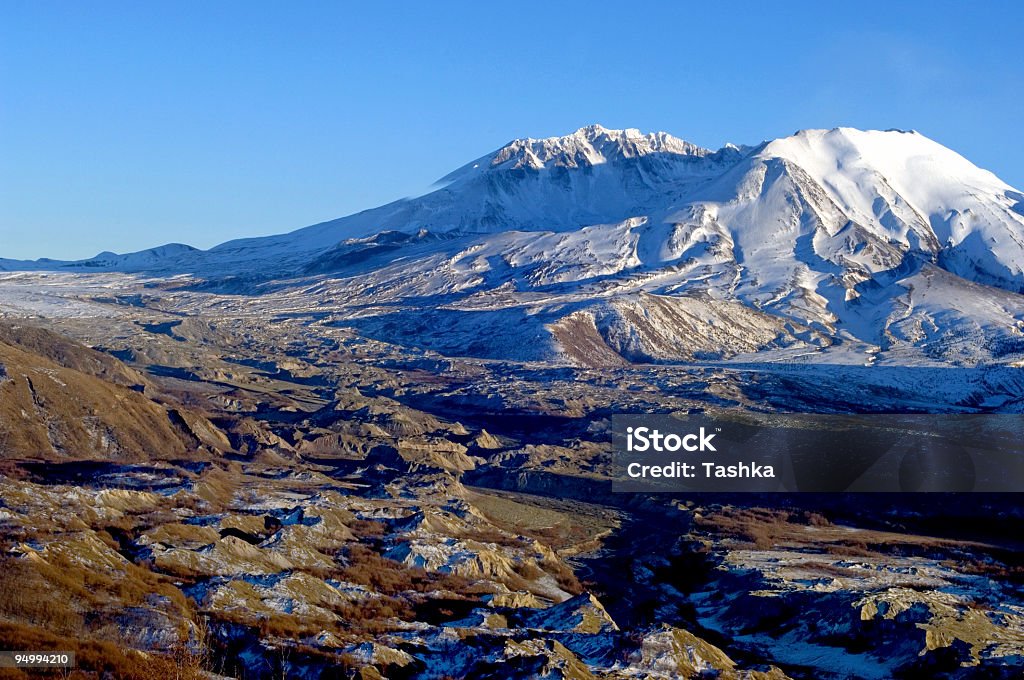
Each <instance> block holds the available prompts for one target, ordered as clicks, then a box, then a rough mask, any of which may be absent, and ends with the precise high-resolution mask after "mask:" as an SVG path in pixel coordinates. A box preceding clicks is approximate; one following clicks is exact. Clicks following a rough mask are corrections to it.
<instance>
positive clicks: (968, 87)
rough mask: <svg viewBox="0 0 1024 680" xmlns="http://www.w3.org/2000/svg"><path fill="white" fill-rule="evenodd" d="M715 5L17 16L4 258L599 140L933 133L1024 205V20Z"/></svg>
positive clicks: (286, 210) (5, 160) (343, 199)
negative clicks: (627, 134)
mask: <svg viewBox="0 0 1024 680" xmlns="http://www.w3.org/2000/svg"><path fill="white" fill-rule="evenodd" d="M697 5H698V3H682V2H664V3H658V2H652V3H644V2H634V3H626V4H620V3H615V4H611V3H609V4H608V5H607V8H606V9H601V8H599V7H598V6H597V3H593V2H587V3H582V2H580V3H576V2H551V1H550V0H549V1H547V2H542V3H531V2H517V3H480V2H472V3H455V2H451V3H436V4H435V3H404V4H400V3H373V6H372V7H363V8H356V7H354V6H349V4H348V3H326V2H324V3H260V2H252V1H249V2H217V3H208V2H184V1H182V2H166V3H137V2H125V3H111V2H95V3H79V2H34V1H32V2H18V1H15V0H0V257H15V258H36V257H42V256H48V257H58V258H80V257H88V256H91V255H94V254H95V253H97V252H99V251H101V250H114V251H118V252H125V251H130V250H138V249H141V248H146V247H150V246H155V245H158V244H162V243H167V242H185V243H190V244H192V245H196V246H200V247H209V246H212V245H215V244H216V243H219V242H222V241H225V240H228V239H231V238H235V237H240V236H254V235H261V234H270V233H278V232H283V231H290V230H291V229H295V228H298V227H302V226H305V225H307V224H311V223H314V222H318V221H322V220H326V219H331V218H334V217H339V216H341V215H345V214H348V213H351V212H355V211H357V210H360V209H363V208H368V207H372V206H375V205H379V204H381V203H384V202H387V201H389V200H393V199H395V198H399V197H402V196H407V195H410V194H416V193H420V192H422V191H423V190H424V189H426V188H427V187H428V186H429V185H430V183H431V182H433V181H434V180H436V179H437V178H439V177H441V176H443V175H445V174H446V173H448V172H449V171H451V170H453V169H455V168H456V167H458V166H460V165H462V164H463V163H465V162H467V161H469V160H471V159H473V158H476V157H478V156H480V155H483V154H484V153H486V152H488V151H490V150H493V149H495V148H497V147H499V146H501V145H502V144H503V143H505V142H506V141H508V140H510V139H512V138H514V137H519V136H533V137H541V136H549V135H554V134H564V133H567V132H570V131H572V130H574V129H576V128H578V127H580V126H583V125H586V124H589V123H593V122H599V123H601V124H603V125H605V126H607V127H638V128H640V129H642V130H644V131H650V130H666V131H668V132H671V133H673V134H676V135H678V136H680V137H683V138H685V139H688V140H690V141H693V142H695V143H698V144H701V145H704V146H709V147H715V148H717V147H719V146H720V145H722V144H723V143H725V142H728V141H732V142H742V143H756V142H758V141H760V140H762V139H767V138H773V137H778V136H782V135H787V134H790V133H792V132H793V131H795V130H797V129H799V128H805V127H834V126H837V125H851V126H855V127H862V128H889V127H901V128H915V129H918V130H920V131H921V132H923V133H924V134H926V135H928V136H930V137H932V138H933V139H936V140H937V141H939V142H941V143H943V144H945V145H947V146H950V147H951V148H953V149H955V150H957V151H959V152H960V153H962V154H964V155H965V156H967V157H968V158H969V159H971V160H972V161H974V162H975V163H977V164H978V165H981V166H982V167H985V168H988V169H990V170H992V171H994V172H995V173H996V174H998V175H1000V176H1001V177H1002V178H1003V179H1004V180H1006V181H1007V182H1009V183H1010V184H1013V185H1015V186H1017V187H1022V186H1024V135H1022V134H1021V123H1022V121H1024V74H1022V70H1024V66H1022V64H1024V59H1022V58H1021V52H1020V42H1019V40H1020V31H1021V25H1022V23H1024V22H1022V19H1024V3H1019V2H986V3H980V4H978V5H977V6H975V7H972V6H971V5H970V4H969V3H963V2H892V1H891V0H889V1H887V2H878V3H876V2H865V1H861V2H857V3H848V4H847V6H844V7H843V8H832V9H826V8H823V7H821V6H820V5H821V3H817V2H807V3H803V2H800V3H796V2H794V3H785V2H779V3H771V4H770V5H769V4H768V3H760V2H757V3H755V2H750V3H734V2H716V3H712V2H705V3H700V6H699V7H698V6H697ZM761 5H765V7H766V8H761Z"/></svg>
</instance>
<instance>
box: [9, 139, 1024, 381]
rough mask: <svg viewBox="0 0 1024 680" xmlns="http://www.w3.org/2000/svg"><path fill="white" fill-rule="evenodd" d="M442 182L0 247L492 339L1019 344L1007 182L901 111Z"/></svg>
mask: <svg viewBox="0 0 1024 680" xmlns="http://www.w3.org/2000/svg"><path fill="white" fill-rule="evenodd" d="M442 182H443V186H441V187H440V188H438V189H437V190H436V191H434V192H432V193H429V194H427V195H425V196H421V197H418V198H415V199H408V200H403V201H398V202H395V203H392V204H389V205H386V206H382V207H380V208H376V209H373V210H368V211H365V212H362V213H358V214H356V215H351V216H349V217H344V218H341V219H339V220H335V221H332V222H326V223H323V224H319V225H314V226H312V227H307V228H305V229H300V230H298V231H295V232H292V233H290V234H284V235H281V236H274V237H268V238H257V239H244V240H239V241H231V242H228V243H225V244H223V245H221V246H218V247H216V248H213V249H212V250H209V251H194V250H191V249H188V248H187V246H167V247H164V249H155V250H154V251H144V252H143V253H137V254H132V255H127V256H112V255H110V254H103V255H101V256H97V257H96V258H93V259H92V260H89V261H85V262H79V263H53V262H46V263H42V264H37V265H26V264H24V263H12V262H10V261H0V267H4V266H6V267H7V268H9V269H24V268H33V266H34V267H35V268H45V269H59V270H64V271H129V272H131V271H135V272H145V273H146V274H147V275H150V276H153V275H170V274H192V275H194V276H198V277H200V278H202V279H204V280H206V284H205V290H213V291H217V290H223V291H230V292H233V293H246V294H253V293H258V294H260V295H261V296H263V297H264V298H266V299H267V301H268V302H270V301H271V300H276V301H277V303H278V304H280V305H283V306H290V305H294V306H296V307H298V308H300V309H302V308H304V309H310V308H313V307H315V308H316V309H318V310H320V311H324V310H332V313H335V314H336V315H337V318H338V319H339V322H345V323H352V324H357V325H360V326H362V327H364V330H366V331H367V332H370V333H380V334H382V335H386V334H388V333H398V334H399V335H402V336H406V335H407V336H408V338H407V340H406V341H407V342H410V343H413V344H416V343H419V344H424V345H427V346H432V347H435V348H437V349H440V350H442V351H445V352H452V353H460V352H461V353H469V354H477V355H481V356H492V357H505V358H517V359H543V360H552V359H568V360H571V361H574V362H583V363H587V362H590V363H602V362H608V361H611V362H613V363H614V361H617V360H618V361H621V360H622V359H621V358H622V357H626V358H627V359H629V360H634V361H637V360H639V361H644V360H669V361H670V360H692V359H694V358H700V357H705V358H719V359H724V358H729V357H732V356H739V355H744V356H745V355H749V354H751V353H762V354H768V353H779V352H782V353H785V354H786V355H787V356H790V355H792V353H793V352H797V353H802V354H804V355H806V356H808V357H816V356H819V355H824V356H827V357H829V360H836V357H837V356H839V355H843V357H844V358H843V361H856V362H867V363H873V362H876V361H878V360H883V361H884V360H889V359H891V360H896V359H897V358H898V359H899V361H926V362H931V363H940V364H941V363H944V362H945V363H949V362H952V363H967V364H971V363H976V362H989V361H996V362H1000V363H1013V362H1018V361H1020V360H1021V359H1022V358H1024V335H1022V330H1024V303H1022V300H1024V298H1022V297H1021V296H1020V295H1019V293H1020V291H1021V290H1024V194H1021V193H1020V192H1019V191H1016V190H1015V189H1013V188H1012V187H1010V186H1008V185H1006V184H1005V183H1003V182H1002V181H1000V180H999V179H998V178H997V177H995V176H994V175H992V174H991V173H989V172H987V171H985V170H981V169H979V168H977V167H976V166H974V165H972V164H971V163H970V162H969V161H967V160H966V159H964V158H963V157H961V156H959V155H958V154H956V153H955V152H953V151H951V150H949V149H947V148H945V147H943V146H941V145H939V144H937V143H935V142H933V141H931V140H929V139H928V138H926V137H924V136H923V135H920V134H918V133H916V132H903V131H897V130H889V131H884V132H883V131H860V130H853V129H849V128H837V129H833V130H805V131H801V132H798V133H796V134H795V135H793V136H791V137H786V138H782V139H778V140H774V141H771V142H767V143H764V144H761V145H759V146H757V147H735V146H731V145H730V146H726V147H724V148H722V149H720V150H718V151H709V150H707V149H702V148H700V147H697V146H695V145H693V144H690V143H688V142H685V141H683V140H680V139H678V138H675V137H672V136H670V135H667V134H665V133H653V134H646V135H645V134H641V133H640V132H639V131H636V130H624V131H615V130H607V129H605V128H602V127H600V126H590V127H587V128H582V129H580V130H577V131H576V132H575V133H572V134H570V135H567V136H565V137H554V138H548V139H541V140H535V139H523V140H515V141H513V142H511V143H509V144H508V145H506V146H504V147H502V148H501V149H499V150H497V151H495V152H494V153H492V154H488V155H486V156H483V157H481V158H479V159H477V160H475V161H473V162H471V163H469V164H467V165H465V166H463V167H462V168H460V169H458V170H456V171H455V172H453V173H451V174H450V175H448V176H447V177H445V178H444V179H443V180H442ZM595 343H596V344H595ZM587 352H592V353H594V357H593V358H591V359H588V358H587V357H586V356H583V355H584V354H586V353H587Z"/></svg>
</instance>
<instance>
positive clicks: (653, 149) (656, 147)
mask: <svg viewBox="0 0 1024 680" xmlns="http://www.w3.org/2000/svg"><path fill="white" fill-rule="evenodd" d="M655 153H664V154H671V155H675V156H697V157H701V156H706V155H707V154H709V153H711V152H710V151H709V150H707V149H704V148H701V147H699V146H697V145H696V144H691V143H690V142H687V141H684V140H682V139H679V138H678V137H673V136H672V135H670V134H668V133H665V132H650V133H647V134H644V133H642V132H640V130H638V129H636V128H627V129H624V130H612V129H609V128H606V127H604V126H603V125H599V124H596V123H595V124H593V125H587V126H585V127H581V128H579V129H578V130H576V131H575V132H573V133H571V134H568V135H564V136H561V137H547V138H543V139H534V138H532V137H526V138H521V139H515V140H513V141H511V142H509V143H508V144H506V145H505V146H503V147H502V148H500V149H498V151H496V152H495V153H494V154H493V155H492V156H491V157H490V159H489V162H488V165H489V167H490V168H493V169H497V168H502V169H518V168H529V169H532V170H541V169H544V168H551V167H567V168H577V167H581V166H595V165H602V164H604V163H609V162H614V161H615V160H621V159H626V158H637V157H639V156H646V155H649V154H655Z"/></svg>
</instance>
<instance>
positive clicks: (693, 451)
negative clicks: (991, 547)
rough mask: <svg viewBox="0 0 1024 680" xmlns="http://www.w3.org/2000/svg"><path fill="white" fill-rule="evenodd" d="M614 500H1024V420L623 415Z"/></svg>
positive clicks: (616, 429) (616, 435) (617, 429)
mask: <svg viewBox="0 0 1024 680" xmlns="http://www.w3.org/2000/svg"><path fill="white" fill-rule="evenodd" d="M612 434H613V447H614V453H613V468H614V469H613V474H614V482H613V485H612V488H613V490H614V491H616V492H678V491H686V492H693V491H725V492H737V491H750V492H766V491H808V492H838V491H881V492H894V491H895V492H925V491H985V492H1005V491H1024V415H1013V414H995V415H923V414H922V415H917V414H915V415H888V414H886V415H817V414H757V413H745V412H736V413H724V414H721V415H715V416H708V415H679V416H677V415H616V416H613V417H612Z"/></svg>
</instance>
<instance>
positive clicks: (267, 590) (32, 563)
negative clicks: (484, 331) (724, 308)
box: [0, 275, 1024, 678]
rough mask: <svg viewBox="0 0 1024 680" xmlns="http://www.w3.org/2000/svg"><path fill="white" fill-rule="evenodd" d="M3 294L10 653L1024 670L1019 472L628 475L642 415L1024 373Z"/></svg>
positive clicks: (654, 667) (123, 290) (730, 673)
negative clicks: (632, 348) (630, 433)
mask: <svg viewBox="0 0 1024 680" xmlns="http://www.w3.org/2000/svg"><path fill="white" fill-rule="evenodd" d="M55 276H58V278H59V276H60V275H55ZM3 299H4V300H5V303H4V306H3V310H4V318H3V319H0V448H2V450H3V460H2V465H3V468H2V472H3V476H2V477H0V527H2V529H0V537H2V555H3V556H2V560H3V565H2V566H0V580H2V581H3V585H2V587H0V634H2V639H3V646H5V647H7V648H26V646H40V645H43V646H53V645H55V646H57V647H62V646H65V647H67V648H74V649H76V651H78V654H79V659H80V661H81V664H80V665H81V667H82V668H81V670H82V672H94V673H95V672H100V671H102V670H103V669H104V668H106V669H108V670H110V671H111V672H114V673H121V674H123V675H126V676H131V675H135V676H136V677H151V676H154V675H156V674H166V673H168V672H171V671H172V670H173V671H174V672H178V673H183V674H192V675H193V676H194V677H199V676H202V675H204V674H209V673H216V674H221V675H228V676H234V677H247V678H253V677H280V676H281V675H282V674H283V675H291V676H296V677H350V676H357V677H364V678H372V677H389V678H392V677H424V678H442V677H475V678H485V677H494V678H510V677H524V678H525V677H566V678H589V677H606V678H627V677H652V678H659V677H660V678H673V677H702V676H710V677H749V678H761V677H764V678H783V677H794V678H824V677H837V678H842V677H864V678H886V677H941V676H942V675H947V676H951V677H974V676H977V677H1015V676H1016V675H1017V674H1018V673H1019V671H1020V668H1021V666H1022V665H1024V597H1022V593H1021V584H1022V577H1024V560H1022V558H1021V554H1022V553H1021V544H1020V539H1019V536H1021V535H1024V532H1022V531H1021V529H1022V524H1024V522H1022V517H1021V511H1020V509H1019V508H1018V506H1017V503H1016V501H1015V500H1014V498H1013V497H1012V496H986V497H983V498H976V497H968V496H942V497H937V496H931V497H928V496H916V497H910V496H908V497H902V498H901V497H889V496H833V497H827V496H821V497H812V496H800V497H779V496H775V497H773V496H739V495H736V496H729V497H726V496H711V495H695V496H693V497H685V498H684V497H665V496H659V497H643V496H639V495H625V494H613V493H612V492H611V489H610V485H609V482H608V471H609V458H608V449H609V444H608V438H609V437H608V428H609V417H610V415H611V414H613V413H616V412H639V411H652V412H653V411H658V412H674V411H693V410H707V409H718V408H742V409H753V410H765V411H769V410H815V409H818V408H821V407H822V405H823V404H828V408H829V409H832V410H838V411H872V410H874V411H877V410H882V411H885V410H889V411H915V410H921V411H924V410H928V411H950V412H972V411H973V412H984V411H986V410H994V409H998V410H1005V411H1018V410H1020V404H1021V395H1022V393H1024V390H1022V383H1021V380H1022V379H1021V378H1020V377H1018V371H1017V370H1016V369H1013V368H992V369H980V368H976V369H956V368H935V367H930V368H929V367H919V368H900V367H892V368H890V369H885V368H884V367H874V368H872V369H870V370H868V369H866V368H865V367H863V366H859V365H848V366H821V365H801V364H794V363H789V364H785V365H770V364H763V363H751V362H746V363H744V362H742V361H736V362H732V363H710V362H708V363H698V364H689V365H686V366H671V365H664V366H650V365H635V364H628V363H625V362H623V363H622V364H621V365H619V366H605V367H602V368H588V367H586V366H579V365H577V366H573V365H569V364H566V365H552V364H550V363H543V364H541V363H530V362H511V361H500V360H491V359H485V358H459V357H452V356H446V355H443V354H440V353H438V352H435V351H431V350H428V349H423V348H417V347H416V346H415V345H413V344H411V343H406V342H403V341H402V338H400V337H395V338H392V339H391V341H388V339H387V333H386V332H382V331H381V329H375V332H374V334H373V335H374V337H368V336H367V335H365V334H364V333H362V332H361V330H360V328H359V327H358V324H352V323H347V322H346V321H345V320H344V319H339V318H336V317H335V316H333V315H332V314H331V310H330V308H325V309H323V310H320V311H318V310H316V309H310V308H309V306H308V305H303V304H301V300H299V299H296V301H295V305H294V309H290V308H289V307H288V305H286V304H284V303H283V302H282V301H281V300H271V301H269V302H268V301H266V300H263V299H262V298H246V297H244V296H230V295H223V294H218V295H215V294H212V293H211V294H207V293H203V292H201V291H196V290H194V289H191V288H187V287H185V288H180V289H179V288H177V287H175V286H174V285H171V284H168V283H167V282H163V283H161V284H160V285H159V286H157V287H147V285H146V284H145V283H139V284H132V285H131V286H127V285H125V284H124V282H123V281H120V280H118V277H104V276H98V277H95V278H89V277H82V278H79V279H75V282H74V284H73V285H69V284H68V283H67V280H62V281H60V282H59V284H58V285H56V286H54V288H53V289H52V290H50V289H47V286H46V285H45V282H41V281H40V280H32V281H31V282H30V285H26V286H24V287H23V288H18V286H17V282H15V283H11V282H10V281H8V282H7V287H6V288H5V294H4V297H3ZM428 330H429V331H430V332H437V331H439V330H441V329H438V328H434V329H424V332H428ZM90 348H92V349H90Z"/></svg>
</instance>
